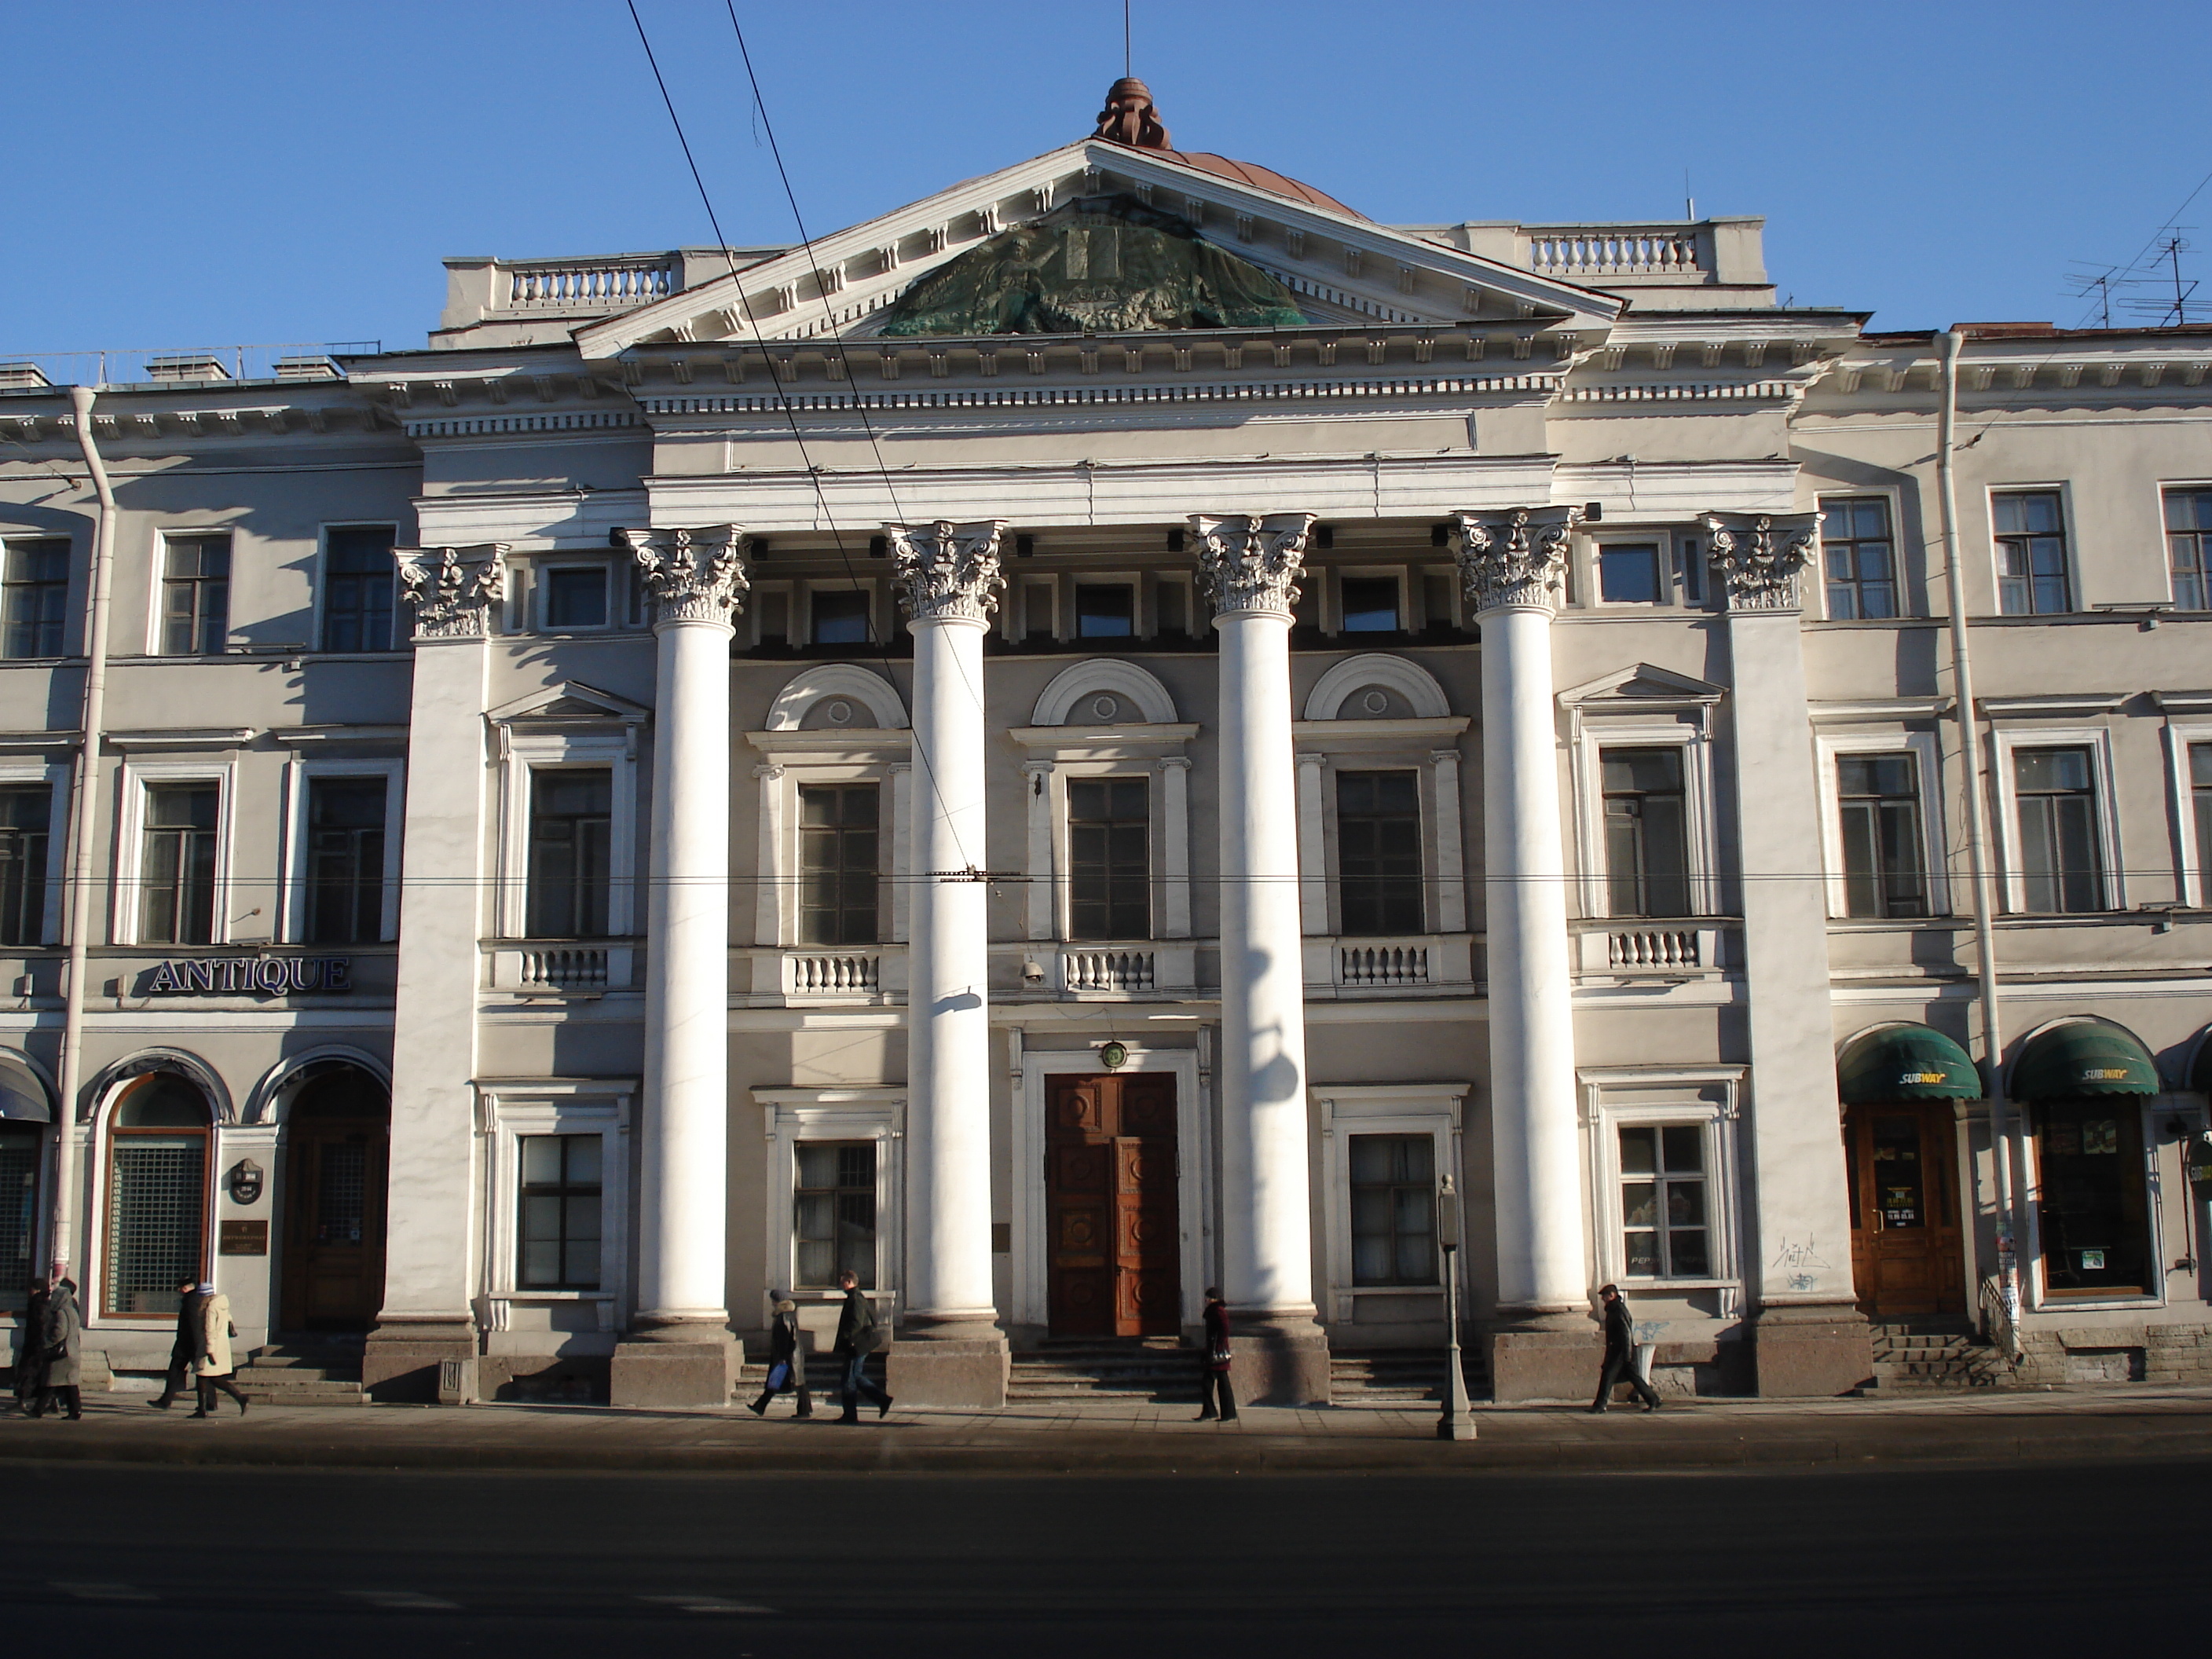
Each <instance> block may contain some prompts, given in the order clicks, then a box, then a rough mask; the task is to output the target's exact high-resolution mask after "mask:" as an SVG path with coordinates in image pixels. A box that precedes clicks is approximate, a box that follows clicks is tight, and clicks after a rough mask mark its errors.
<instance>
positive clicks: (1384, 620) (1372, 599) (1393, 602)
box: [1343, 576, 1401, 634]
mask: <svg viewBox="0 0 2212 1659" xmlns="http://www.w3.org/2000/svg"><path fill="white" fill-rule="evenodd" d="M1343 593H1344V631H1345V632H1346V633H1347V634H1395V633H1396V632H1397V631H1398V629H1399V628H1400V626H1401V623H1399V621H1398V579H1397V578H1396V577H1395V576H1346V578H1345V579H1344V585H1343Z"/></svg>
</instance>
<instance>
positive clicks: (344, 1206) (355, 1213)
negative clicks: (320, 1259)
mask: <svg viewBox="0 0 2212 1659" xmlns="http://www.w3.org/2000/svg"><path fill="white" fill-rule="evenodd" d="M367 1214H368V1147H367V1146H365V1145H360V1144H357V1143H356V1142H353V1141H349V1140H335V1141H325V1142H324V1143H323V1144H322V1146H321V1147H320V1149H319V1154H318V1159H317V1164H316V1169H315V1243H318V1244H358V1243H361V1229H362V1219H363V1218H365V1217H366V1216H367Z"/></svg>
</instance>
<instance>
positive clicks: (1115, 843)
mask: <svg viewBox="0 0 2212 1659" xmlns="http://www.w3.org/2000/svg"><path fill="white" fill-rule="evenodd" d="M1067 843H1068V928H1067V931H1068V936H1069V937H1070V938H1071V939H1149V938H1151V937H1152V787H1151V784H1150V782H1149V781H1148V780H1146V779H1144V778H1073V779H1070V780H1069V781H1068V785H1067Z"/></svg>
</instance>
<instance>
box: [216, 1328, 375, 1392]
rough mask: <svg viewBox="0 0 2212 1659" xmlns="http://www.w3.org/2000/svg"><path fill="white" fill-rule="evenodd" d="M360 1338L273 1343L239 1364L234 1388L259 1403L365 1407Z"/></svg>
mask: <svg viewBox="0 0 2212 1659" xmlns="http://www.w3.org/2000/svg"><path fill="white" fill-rule="evenodd" d="M361 1358H362V1351H361V1346H360V1344H359V1343H358V1342H346V1341H343V1340H338V1341H312V1342H282V1341H280V1342H272V1343H270V1345H268V1346H266V1347H260V1348H256V1349H255V1350H254V1351H253V1352H252V1354H250V1355H248V1356H247V1358H246V1363H245V1364H243V1365H240V1367H239V1368H238V1378H237V1382H238V1391H239V1392H240V1394H242V1395H245V1396H246V1399H247V1400H248V1401H252V1403H253V1404H254V1405H257V1406H366V1405H367V1404H368V1390H367V1389H363V1388H362V1384H361Z"/></svg>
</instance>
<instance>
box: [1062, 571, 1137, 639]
mask: <svg viewBox="0 0 2212 1659" xmlns="http://www.w3.org/2000/svg"><path fill="white" fill-rule="evenodd" d="M1136 631H1137V592H1136V590H1135V589H1134V588H1133V587H1126V586H1121V585H1120V584H1118V583H1117V584H1115V585H1114V586H1090V585H1087V584H1086V585H1079V586H1077V588H1076V590H1075V634H1076V637H1077V638H1078V639H1085V640H1126V639H1127V638H1128V637H1129V636H1130V635H1133V634H1134V633H1135V632H1136Z"/></svg>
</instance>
